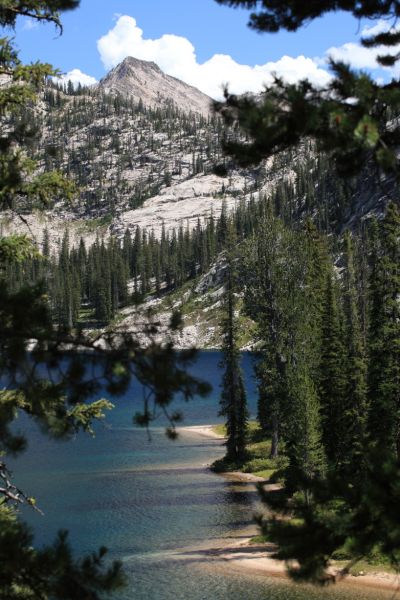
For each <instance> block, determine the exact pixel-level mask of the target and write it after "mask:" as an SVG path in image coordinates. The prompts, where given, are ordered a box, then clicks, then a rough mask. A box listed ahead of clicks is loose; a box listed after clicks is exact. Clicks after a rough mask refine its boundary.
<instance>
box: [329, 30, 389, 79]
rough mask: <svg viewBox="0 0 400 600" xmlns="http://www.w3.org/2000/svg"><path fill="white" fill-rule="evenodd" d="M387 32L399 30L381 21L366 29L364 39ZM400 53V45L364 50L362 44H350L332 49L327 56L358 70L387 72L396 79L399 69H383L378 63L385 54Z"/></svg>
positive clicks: (363, 34)
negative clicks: (379, 57)
mask: <svg viewBox="0 0 400 600" xmlns="http://www.w3.org/2000/svg"><path fill="white" fill-rule="evenodd" d="M386 31H393V32H394V31H398V28H393V27H392V26H391V25H390V24H389V23H388V22H387V21H383V20H379V21H378V22H377V23H375V24H374V25H372V26H370V27H368V26H367V27H364V29H363V30H362V32H361V33H362V37H366V38H368V37H372V36H375V35H377V34H379V33H383V32H386ZM398 52H400V45H398V46H392V47H386V46H377V47H376V48H364V47H363V46H361V44H356V43H353V42H349V43H347V44H343V46H339V47H332V48H329V50H327V51H326V53H325V56H326V58H327V57H330V58H332V59H333V60H335V61H342V62H345V63H348V64H350V65H351V66H352V67H354V68H356V69H367V70H371V71H374V70H376V69H380V70H381V71H382V72H386V73H387V75H389V76H391V77H396V76H398V74H399V67H398V66H396V65H395V66H393V67H382V66H381V65H380V64H379V63H378V62H377V57H378V56H382V55H385V54H396V53H398Z"/></svg>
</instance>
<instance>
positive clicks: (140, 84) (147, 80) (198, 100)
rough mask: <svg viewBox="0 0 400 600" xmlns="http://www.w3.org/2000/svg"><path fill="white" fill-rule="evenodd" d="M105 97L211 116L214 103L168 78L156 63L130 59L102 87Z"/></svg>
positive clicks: (196, 91)
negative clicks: (121, 97) (116, 96)
mask: <svg viewBox="0 0 400 600" xmlns="http://www.w3.org/2000/svg"><path fill="white" fill-rule="evenodd" d="M97 89H98V91H99V92H101V93H104V94H115V93H117V94H122V95H123V96H125V97H126V98H131V99H132V100H134V101H135V102H138V103H139V102H141V103H142V104H143V105H144V106H148V107H151V108H160V107H163V106H168V105H171V104H173V106H175V108H177V109H178V110H181V111H184V112H190V111H191V112H197V113H200V114H202V115H204V116H208V115H210V114H211V112H212V99H211V98H210V97H209V96H207V95H206V94H203V93H202V92H200V90H198V89H197V88H195V87H193V86H191V85H188V84H187V83H184V82H183V81H181V80H180V79H177V78H176V77H171V76H170V75H166V74H165V73H163V71H161V69H160V67H158V65H156V64H155V63H154V62H149V61H145V60H139V59H138V58H133V57H132V56H128V57H127V58H125V59H124V60H123V61H122V62H121V63H120V64H119V65H117V66H116V67H114V69H112V70H111V71H110V72H109V73H108V74H107V75H106V76H105V77H104V78H103V79H102V80H101V81H100V83H99V84H98V86H97Z"/></svg>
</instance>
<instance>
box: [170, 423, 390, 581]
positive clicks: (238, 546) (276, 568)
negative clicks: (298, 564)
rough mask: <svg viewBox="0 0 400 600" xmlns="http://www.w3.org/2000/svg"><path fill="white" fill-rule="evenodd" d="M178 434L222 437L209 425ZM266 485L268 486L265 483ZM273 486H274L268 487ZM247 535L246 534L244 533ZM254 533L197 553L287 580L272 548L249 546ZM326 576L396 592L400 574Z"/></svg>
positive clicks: (239, 476) (251, 478)
mask: <svg viewBox="0 0 400 600" xmlns="http://www.w3.org/2000/svg"><path fill="white" fill-rule="evenodd" d="M179 430H180V431H185V432H188V433H194V434H197V435H201V436H204V437H209V438H214V439H217V438H219V439H221V440H223V439H224V437H223V436H222V435H219V434H218V433H216V432H215V430H214V426H213V425H195V426H190V427H180V428H179ZM218 475H219V476H220V477H224V478H225V479H228V480H229V481H232V482H235V481H237V482H242V483H243V482H247V483H248V484H249V486H251V488H253V489H254V485H252V484H256V483H260V482H262V481H265V480H264V479H263V478H262V477H258V476H257V475H254V474H252V473H242V472H240V471H233V472H229V473H219V474H218ZM265 483H266V485H271V484H268V483H267V482H265ZM272 485H274V487H275V485H276V484H272ZM246 533H247V535H248V536H249V532H246ZM256 534H257V526H256V525H254V532H253V533H252V534H250V536H249V537H243V536H242V537H240V538H238V540H237V541H234V542H231V543H229V544H226V543H222V542H225V540H221V545H220V546H218V547H216V546H212V547H209V548H202V549H201V550H198V553H199V555H201V556H203V557H204V556H207V559H208V560H210V561H211V562H215V563H216V564H218V563H221V565H224V566H225V567H226V566H228V565H229V568H230V569H231V570H233V571H238V572H239V571H240V572H243V571H245V572H247V573H254V574H257V575H264V576H266V577H282V578H288V575H287V571H286V566H285V563H283V562H282V561H280V560H276V559H274V558H272V555H273V554H274V550H275V549H274V546H273V545H272V544H253V543H251V539H252V537H251V535H252V536H254V535H256ZM330 573H331V574H332V576H333V577H335V578H336V581H337V585H351V586H363V587H364V586H366V587H369V588H375V589H380V590H392V591H400V575H399V574H396V573H388V572H384V571H378V570H377V571H370V572H368V573H364V572H363V571H360V574H358V575H346V576H344V577H343V576H341V574H340V569H339V568H335V567H334V566H333V567H332V568H331V571H330Z"/></svg>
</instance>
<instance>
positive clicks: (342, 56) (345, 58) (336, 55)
mask: <svg viewBox="0 0 400 600" xmlns="http://www.w3.org/2000/svg"><path fill="white" fill-rule="evenodd" d="M379 54H382V51H381V50H379V48H364V47H363V46H361V45H360V44H355V43H353V42H348V43H347V44H343V46H339V47H337V48H336V47H332V48H329V50H327V51H326V55H327V56H329V57H331V58H332V59H333V60H335V61H342V62H345V63H348V64H350V65H351V66H352V67H354V68H356V69H378V68H379V65H378V63H377V62H376V57H377V56H378V55H379Z"/></svg>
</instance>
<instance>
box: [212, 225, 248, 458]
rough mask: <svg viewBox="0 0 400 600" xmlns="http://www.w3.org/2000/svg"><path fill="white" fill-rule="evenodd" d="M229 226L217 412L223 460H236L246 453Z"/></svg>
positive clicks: (244, 417) (244, 399) (232, 236)
mask: <svg viewBox="0 0 400 600" xmlns="http://www.w3.org/2000/svg"><path fill="white" fill-rule="evenodd" d="M228 228H229V233H228V235H229V240H230V248H229V250H228V257H227V275H226V291H225V300H224V304H225V312H226V315H225V319H224V321H223V323H222V336H223V344H222V356H223V358H222V361H221V367H222V368H223V369H224V373H223V377H222V392H221V399H220V407H221V408H220V413H219V414H220V415H223V416H225V417H226V434H227V441H226V448H227V459H228V460H229V461H232V462H235V463H240V462H241V461H242V460H243V459H244V458H245V454H246V432H247V416H248V414H247V404H246V392H245V387H244V382H243V375H242V372H241V367H240V352H239V350H238V347H237V323H236V317H235V278H236V274H235V267H234V257H233V244H234V233H233V227H232V226H230V227H229V226H228Z"/></svg>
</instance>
